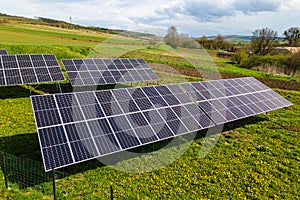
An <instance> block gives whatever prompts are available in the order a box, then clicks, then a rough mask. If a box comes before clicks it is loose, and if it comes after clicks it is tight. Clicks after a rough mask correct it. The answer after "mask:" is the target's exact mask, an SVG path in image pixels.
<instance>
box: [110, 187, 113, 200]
mask: <svg viewBox="0 0 300 200" xmlns="http://www.w3.org/2000/svg"><path fill="white" fill-rule="evenodd" d="M110 200H114V190H113V186H112V185H111V186H110Z"/></svg>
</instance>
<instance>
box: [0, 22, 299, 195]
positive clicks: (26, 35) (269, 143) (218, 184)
mask: <svg viewBox="0 0 300 200" xmlns="http://www.w3.org/2000/svg"><path fill="white" fill-rule="evenodd" d="M0 27H2V29H1V28H0V34H1V38H0V48H6V49H7V50H8V51H9V53H53V54H55V55H56V56H57V58H58V59H59V60H60V59H62V58H82V57H88V56H91V55H95V56H99V57H105V56H112V57H114V56H120V55H121V56H123V57H126V56H131V57H144V58H145V59H146V60H147V61H151V62H157V63H165V64H169V65H175V66H183V67H194V66H196V67H199V68H205V69H211V70H216V69H217V70H219V71H221V72H226V73H232V74H236V75H245V76H255V77H264V78H271V79H280V80H295V81H299V79H295V78H290V77H281V76H272V75H267V74H265V73H261V72H256V71H252V70H247V69H241V68H237V67H235V66H234V65H231V64H228V63H224V62H225V60H222V59H217V58H214V57H210V56H209V54H207V53H206V52H204V51H199V50H188V49H178V50H173V49H171V48H170V47H168V46H166V45H164V44H159V45H155V46H149V45H148V42H147V41H141V40H137V41H135V40H132V39H128V38H121V37H112V38H110V39H106V40H104V41H101V42H100V40H102V38H101V36H100V37H99V38H98V37H97V36H95V35H89V36H82V33H81V34H80V33H77V32H76V33H74V34H73V33H62V32H61V31H58V32H56V31H54V29H53V30H52V29H51V30H48V31H43V30H41V29H40V28H36V29H35V30H34V29H33V28H24V27H21V26H13V27H4V26H2V25H0ZM3 27H4V28H3ZM4 32H5V33H7V35H3V33H4ZM16 35H17V36H19V37H16ZM2 36H3V37H2ZM94 37H97V38H94ZM73 38H75V39H76V40H73ZM27 39H28V41H27ZM90 40H92V41H90ZM98 40H99V41H98ZM96 41H97V42H96ZM208 53H211V52H208ZM191 63H196V65H191ZM197 63H198V64H197ZM199 63H200V64H199ZM214 64H215V65H214ZM156 73H157V74H158V76H159V77H160V79H161V82H160V83H174V82H177V83H179V82H186V81H199V80H200V79H199V78H196V77H187V76H183V75H178V74H177V75H176V74H168V73H164V72H161V71H156ZM142 85H145V84H133V86H142ZM61 86H62V88H63V89H64V91H70V86H69V85H68V84H66V83H62V84H61ZM34 87H35V88H36V91H42V92H45V93H49V92H50V93H53V92H56V91H55V85H54V84H41V85H39V86H38V85H35V86H34ZM276 91H277V92H279V93H280V94H281V95H283V96H284V97H286V98H287V99H288V100H290V101H291V102H292V103H293V104H294V105H293V106H291V107H289V108H285V109H279V110H276V111H272V112H270V113H268V114H260V115H258V116H255V117H250V118H247V119H244V120H240V121H236V122H233V123H229V124H226V125H225V127H224V129H223V131H222V133H221V135H215V139H216V142H217V143H216V145H215V146H214V148H213V149H212V151H210V152H209V153H208V154H207V156H205V157H201V155H202V154H201V152H203V146H204V145H208V143H207V140H204V139H203V135H205V133H206V131H202V132H199V133H198V134H197V135H196V137H195V138H194V139H192V140H191V139H189V138H187V137H186V136H185V137H179V138H178V140H176V144H173V145H172V146H170V147H168V148H164V149H163V150H161V151H154V152H152V153H150V152H151V151H152V150H157V149H159V148H161V147H164V146H165V145H167V144H168V143H169V142H171V141H172V140H167V141H164V142H160V143H155V144H152V145H147V146H145V147H141V148H137V149H134V150H133V152H139V153H142V152H143V153H144V154H143V155H139V156H131V157H128V158H127V159H124V160H118V162H111V164H110V165H103V164H101V163H100V162H98V161H97V160H93V161H89V162H84V163H81V164H78V165H74V166H70V167H67V168H64V169H62V170H63V171H65V172H68V173H70V174H71V175H70V176H68V177H66V178H62V179H59V180H57V182H56V183H57V192H58V197H59V199H108V198H109V188H108V187H109V186H110V185H113V186H114V192H115V197H116V199H220V198H221V199H269V198H270V199H296V198H297V197H299V196H300V186H299V185H300V166H299V162H300V144H299V141H300V135H299V132H300V120H299V116H300V92H294V91H283V90H276ZM29 96H30V91H29V90H28V89H27V88H26V87H25V88H24V87H21V86H14V87H0V112H1V115H0V150H1V151H5V152H7V153H11V154H13V155H16V156H19V157H22V158H29V159H32V160H36V161H39V162H41V153H40V147H39V144H38V138H37V133H36V127H35V122H34V117H33V113H32V107H31V104H30V98H29ZM188 136H193V134H190V135H188ZM217 139H218V140H217ZM183 150H184V154H183V155H181V156H179V155H180V153H181V152H182V151H183ZM118 157H122V154H114V155H112V156H108V157H106V159H107V160H112V161H114V160H116V159H117V158H118ZM172 159H174V162H171V163H169V164H166V163H168V162H169V161H170V160H172ZM161 165H165V167H163V168H160V169H158V170H155V171H151V169H154V168H156V167H159V166H161ZM117 169H122V170H123V171H122V170H117ZM125 169H126V170H128V171H130V170H136V171H139V172H138V173H129V172H124V171H125ZM145 171H150V172H145ZM0 177H1V178H0V199H8V198H10V199H52V198H53V197H52V182H51V181H49V182H43V183H40V184H36V185H35V186H33V187H28V188H25V189H19V188H18V183H15V182H10V183H9V184H10V187H11V188H9V189H6V188H5V185H4V179H3V171H2V170H0Z"/></svg>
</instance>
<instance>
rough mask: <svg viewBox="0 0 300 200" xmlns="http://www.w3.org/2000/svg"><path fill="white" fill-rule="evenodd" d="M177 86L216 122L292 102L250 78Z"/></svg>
mask: <svg viewBox="0 0 300 200" xmlns="http://www.w3.org/2000/svg"><path fill="white" fill-rule="evenodd" d="M181 86H182V87H183V88H184V89H185V90H186V91H187V94H189V96H190V97H192V98H194V99H195V101H196V102H197V104H198V106H199V107H200V108H201V109H202V110H203V111H204V112H205V113H206V114H207V115H208V116H209V117H210V119H212V121H214V122H215V123H216V124H223V123H227V122H231V121H234V120H238V119H242V118H246V117H250V116H254V115H257V114H260V113H263V112H268V111H271V110H275V109H279V108H282V107H287V106H291V105H292V104H291V103H290V102H289V101H287V100H286V99H284V98H283V97H281V96H280V95H278V94H277V93H275V92H274V91H273V90H271V89H270V88H268V87H267V86H266V85H264V84H262V83H261V82H259V81H258V80H257V79H255V78H253V77H246V78H236V79H224V80H214V81H204V82H193V83H183V84H181ZM200 96H202V97H204V98H201V97H200ZM279 102H284V103H279Z"/></svg>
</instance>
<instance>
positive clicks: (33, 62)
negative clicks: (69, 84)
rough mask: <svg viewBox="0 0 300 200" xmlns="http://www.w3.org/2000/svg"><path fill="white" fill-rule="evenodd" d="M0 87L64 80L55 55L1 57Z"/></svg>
mask: <svg viewBox="0 0 300 200" xmlns="http://www.w3.org/2000/svg"><path fill="white" fill-rule="evenodd" d="M0 72H1V73H0V86H10V85H18V84H31V83H42V82H54V81H61V80H64V76H63V74H62V72H61V70H60V66H59V64H58V62H57V60H56V58H55V56H54V55H35V54H34V55H22V54H21V55H0Z"/></svg>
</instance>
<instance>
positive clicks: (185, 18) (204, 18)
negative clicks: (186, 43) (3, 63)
mask: <svg viewBox="0 0 300 200" xmlns="http://www.w3.org/2000/svg"><path fill="white" fill-rule="evenodd" d="M0 4H1V7H0V13H4V14H10V15H17V16H25V17H30V18H34V17H36V16H38V17H46V18H53V19H58V20H64V21H68V22H69V21H70V17H71V21H72V23H75V24H80V25H88V26H98V27H103V28H112V29H122V30H131V31H139V32H146V33H154V34H157V35H161V36H163V35H165V34H166V31H167V29H168V27H170V26H175V27H176V28H177V29H178V32H180V33H185V34H188V35H189V36H192V37H200V36H202V35H206V36H211V35H218V34H221V35H252V32H253V31H255V30H257V29H261V28H265V27H268V28H271V29H273V30H275V31H278V34H279V36H280V35H283V32H284V30H286V29H288V28H290V27H299V26H300V21H299V19H300V0H214V1H209V0H175V1H170V0H151V1H148V0H144V1H141V0H122V1H121V0H100V1H99V0H81V1H80V0H69V1H67V0H52V1H49V0H18V1H14V0H11V1H7V0H0Z"/></svg>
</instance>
